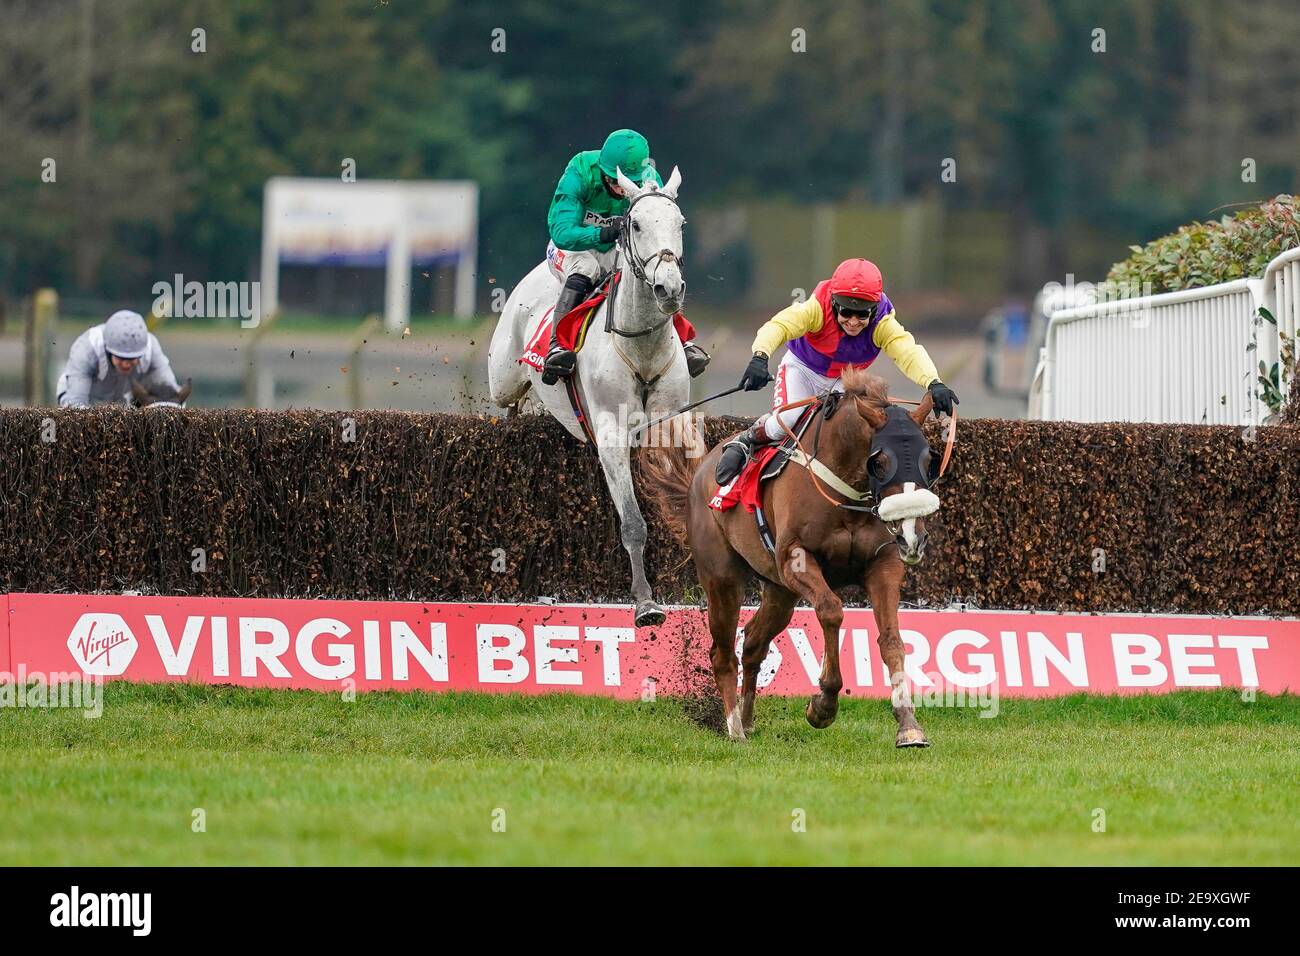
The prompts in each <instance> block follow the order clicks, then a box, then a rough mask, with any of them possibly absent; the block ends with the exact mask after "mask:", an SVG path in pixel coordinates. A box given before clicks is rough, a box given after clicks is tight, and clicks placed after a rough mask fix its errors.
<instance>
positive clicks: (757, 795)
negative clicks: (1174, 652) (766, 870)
mask: <svg viewBox="0 0 1300 956" xmlns="http://www.w3.org/2000/svg"><path fill="white" fill-rule="evenodd" d="M692 710H693V708H692V707H691V706H689V704H688V703H687V702H683V701H681V700H665V699H661V700H659V701H657V702H655V703H639V702H619V701H613V700H607V699H603V698H583V697H576V696H550V697H540V698H539V697H523V696H494V695H478V694H442V695H432V694H397V693H385V694H363V695H359V696H358V697H357V698H356V700H355V701H354V702H347V701H345V700H343V699H342V698H341V697H340V696H339V695H327V694H317V693H308V692H285V691H255V690H240V689H234V688H213V687H198V686H182V685H158V686H141V685H127V684H111V685H109V686H108V687H107V688H106V700H105V704H104V713H103V716H102V717H100V718H98V719H90V720H88V719H85V718H84V717H83V716H82V714H81V712H80V711H76V710H52V709H51V710H30V709H12V708H10V709H4V710H0V761H3V773H0V864H4V865H12V864H204V863H220V864H292V863H302V864H373V863H411V864H419V863H475V864H641V863H672V864H708V863H728V864H803V863H820V864H954V865H961V864H1049V865H1051V864H1157V865H1159V864H1296V863H1300V697H1296V696H1294V695H1291V696H1282V697H1266V696H1263V695H1261V696H1260V697H1259V698H1258V699H1257V700H1255V701H1253V702H1244V701H1242V699H1241V697H1240V695H1239V694H1237V693H1233V692H1231V691H1222V692H1184V693H1178V694H1170V695H1167V696H1142V697H1128V698H1116V697H1086V696H1076V697H1071V698H1064V699H1057V700H1045V701H1003V702H1002V704H1001V712H1000V714H999V715H998V716H997V717H995V718H992V719H986V718H980V717H979V716H978V715H977V713H976V712H975V711H974V710H966V709H928V710H925V711H924V712H922V713H921V714H920V717H921V721H922V724H923V725H924V726H925V728H926V730H927V732H928V733H929V735H930V737H931V739H932V740H933V742H934V746H933V747H932V748H931V749H929V750H926V751H917V750H905V751H897V750H895V749H894V747H893V738H894V722H893V718H892V716H891V715H890V714H889V712H888V710H887V707H886V704H885V702H883V701H861V700H845V701H844V705H843V707H842V708H841V712H840V719H839V720H838V721H837V722H836V723H835V724H834V725H833V726H832V727H831V728H829V729H828V730H824V731H815V730H813V729H812V728H811V727H809V726H808V724H807V723H806V722H805V720H804V717H803V703H802V701H797V700H789V699H780V698H763V697H761V696H760V699H759V706H758V728H757V731H756V733H755V734H754V735H753V737H752V738H751V739H750V740H749V741H748V742H746V743H741V744H736V743H732V742H730V741H728V740H725V739H722V738H720V737H718V736H716V735H715V734H713V733H711V732H710V731H707V730H705V729H703V728H702V727H701V726H700V725H698V724H697V723H695V722H694V721H693V720H692V718H691V717H690V713H691V712H692ZM195 808H202V809H203V810H204V811H205V812H206V832H203V833H195V832H192V829H191V820H192V811H193V810H194V809H195ZM497 808H501V809H503V810H504V811H505V824H506V828H505V832H494V831H493V828H492V823H493V813H494V810H496V809H497ZM1096 808H1100V809H1102V810H1104V811H1105V815H1106V816H1105V825H1106V828H1105V832H1104V833H1097V832H1094V830H1093V821H1094V815H1093V814H1094V809H1096ZM796 809H801V810H802V811H804V813H805V815H806V832H802V833H799V832H794V831H793V829H792V823H793V822H794V820H795V810H796Z"/></svg>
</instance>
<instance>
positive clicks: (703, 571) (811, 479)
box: [642, 369, 939, 747]
mask: <svg viewBox="0 0 1300 956" xmlns="http://www.w3.org/2000/svg"><path fill="white" fill-rule="evenodd" d="M841 381H842V382H843V386H844V392H843V394H839V395H837V394H836V393H834V392H832V393H830V395H829V396H824V397H823V399H822V400H821V401H820V403H819V404H818V407H817V409H816V412H815V414H816V415H817V416H818V417H820V418H821V419H822V420H821V421H815V420H814V421H811V422H810V424H809V426H808V428H807V430H806V431H805V432H804V433H803V437H802V439H801V442H800V445H801V448H802V450H803V452H804V454H803V455H799V456H796V457H795V458H793V459H792V460H791V461H790V462H788V463H787V464H786V466H785V468H784V470H782V472H781V473H780V474H779V475H777V476H776V477H775V478H771V479H769V480H768V481H766V482H765V483H764V486H763V489H762V492H761V500H762V507H763V512H764V515H765V516H766V519H767V523H768V525H769V526H770V529H771V534H772V537H773V538H774V541H775V553H773V552H772V551H771V550H769V549H768V548H767V547H766V546H765V545H764V543H763V539H762V537H761V536H760V534H759V531H758V528H757V525H756V522H755V516H754V515H753V514H752V513H750V512H748V511H747V510H746V509H745V508H744V506H743V505H740V504H737V505H736V506H734V507H732V508H731V509H729V510H727V511H716V510H714V509H712V508H710V507H709V501H710V499H712V498H713V496H714V495H715V494H716V493H717V491H718V483H717V482H716V481H715V480H714V477H713V474H714V469H715V466H716V464H717V460H718V458H719V456H720V455H721V450H722V446H723V443H719V444H718V446H717V447H715V448H713V449H712V450H711V451H710V452H709V453H708V454H707V455H704V456H699V455H697V456H695V457H693V458H689V457H688V456H687V454H686V453H685V452H684V450H683V449H681V448H678V447H668V448H649V449H645V450H644V452H643V456H642V469H643V471H644V472H645V473H646V476H647V478H648V479H649V481H648V482H647V485H648V487H650V488H652V489H653V493H654V496H655V498H656V503H657V505H658V507H659V509H660V511H661V513H662V514H663V517H664V520H665V521H666V523H667V524H668V526H669V527H670V528H671V529H672V530H673V532H674V534H675V535H676V536H677V537H678V538H679V539H680V540H682V541H683V542H684V543H686V544H687V545H688V546H689V547H690V550H691V554H692V555H693V557H694V559H695V568H696V571H697V573H698V575H699V580H700V584H701V585H702V586H703V588H704V591H705V593H706V594H707V596H708V620H709V631H710V633H711V635H712V638H713V648H712V651H711V653H710V659H711V662H712V664H713V677H714V680H716V681H717V684H718V692H719V693H720V694H721V696H722V706H723V711H724V714H725V716H726V723H727V733H728V734H729V735H730V736H731V737H732V738H733V739H737V740H743V739H744V738H745V734H746V732H747V731H750V730H752V729H753V726H754V694H755V692H756V691H757V689H758V672H759V666H760V665H761V664H762V662H763V659H764V658H765V657H767V652H768V646H769V645H770V644H771V642H772V638H774V637H775V636H776V635H777V634H779V633H780V632H781V631H783V630H784V629H785V628H786V626H787V625H788V624H789V623H790V618H791V616H792V614H793V613H794V608H795V605H796V604H797V603H798V602H799V601H800V600H803V601H806V602H807V603H808V604H810V605H812V607H813V609H814V610H815V611H816V613H817V620H818V622H819V623H820V624H821V627H822V634H823V636H824V642H825V658H824V661H823V663H822V670H821V676H820V679H819V681H818V687H819V689H820V693H818V694H816V695H814V696H813V697H812V698H811V699H810V700H809V701H808V706H807V710H806V711H805V713H806V715H807V717H808V722H809V723H810V724H812V725H813V726H814V727H817V728H823V727H828V726H830V724H831V723H832V722H833V721H834V720H835V715H836V711H837V709H838V706H839V693H840V688H841V687H842V684H843V682H842V680H841V678H840V657H839V647H840V624H841V622H842V621H843V619H844V608H843V604H842V602H841V600H840V598H839V597H838V596H837V594H836V591H837V590H841V589H843V588H845V587H847V586H850V585H862V586H864V587H865V588H866V592H867V596H868V598H869V600H870V602H871V607H872V610H873V611H874V613H875V618H876V625H877V628H878V630H879V636H878V638H877V642H878V644H879V646H880V656H881V658H882V659H883V660H884V662H885V664H886V666H887V667H888V668H889V673H890V681H891V684H892V686H893V689H894V692H893V697H892V703H893V711H894V716H895V717H896V718H897V720H898V736H897V738H896V741H895V743H896V745H897V746H899V747H927V746H929V741H928V740H927V739H926V736H925V733H924V732H923V731H922V730H921V725H920V724H919V723H918V722H917V720H916V715H915V713H914V712H913V708H912V703H911V698H910V696H909V695H908V693H907V685H906V679H905V676H904V671H903V663H904V649H903V640H902V638H901V636H900V635H899V630H898V601H899V589H900V586H901V584H902V580H903V565H904V562H906V563H908V564H916V563H918V562H919V561H920V560H921V557H922V555H923V553H924V550H925V543H926V534H925V526H924V521H923V518H924V515H926V514H932V513H933V512H934V511H935V510H937V508H938V506H939V500H938V498H937V497H936V496H935V495H934V494H933V493H932V492H931V491H929V490H928V488H927V487H926V486H927V485H928V484H929V481H930V479H931V477H932V469H931V467H930V450H929V446H928V445H927V444H926V442H925V437H924V435H923V434H922V432H921V428H920V425H921V422H923V421H924V420H925V416H926V415H927V414H929V413H930V411H931V410H932V408H933V402H932V401H931V400H930V396H929V394H928V393H927V395H926V397H925V399H924V400H922V402H921V403H920V405H918V407H917V408H916V410H915V411H914V412H912V413H911V414H908V413H907V412H905V411H904V410H903V409H901V408H899V407H898V406H893V405H890V403H889V398H888V392H887V391H886V387H885V382H884V380H883V379H880V378H878V377H877V376H874V375H871V374H869V373H867V372H866V371H865V370H855V369H846V370H845V371H844V374H843V377H842V379H841ZM827 398H829V401H827V400H826V399H827ZM828 412H829V414H828ZM693 432H694V430H693V429H687V430H686V434H688V435H689V434H692V433H693ZM810 436H813V437H812V438H811V439H810ZM801 465H802V467H801ZM753 575H757V576H758V577H759V578H760V580H761V586H762V595H763V600H762V603H761V604H760V606H759V608H758V611H757V612H756V613H755V614H754V616H753V617H752V618H751V619H750V621H749V623H748V624H747V625H746V626H745V638H744V654H743V657H742V661H743V664H744V685H743V690H742V692H741V700H740V702H739V707H737V700H736V697H737V691H736V685H737V673H736V672H737V661H736V643H737V641H736V624H737V621H738V619H739V613H740V604H741V601H742V599H743V597H744V593H745V587H746V584H747V583H748V582H749V581H750V580H751V579H752V576H753Z"/></svg>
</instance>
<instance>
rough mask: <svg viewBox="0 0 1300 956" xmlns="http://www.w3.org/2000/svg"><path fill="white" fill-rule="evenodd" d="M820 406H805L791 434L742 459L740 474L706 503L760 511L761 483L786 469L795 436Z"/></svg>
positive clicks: (799, 435) (719, 508) (719, 507)
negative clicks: (743, 464)
mask: <svg viewBox="0 0 1300 956" xmlns="http://www.w3.org/2000/svg"><path fill="white" fill-rule="evenodd" d="M821 409H822V403H820V402H818V403H816V404H813V405H809V406H808V407H807V408H805V409H804V410H803V412H801V413H800V415H799V420H798V421H796V422H795V424H794V428H792V429H791V431H793V432H794V438H791V437H790V436H789V435H787V436H786V437H785V438H784V439H782V440H781V441H780V442H775V443H773V444H771V445H765V446H764V447H762V448H760V449H759V450H758V451H757V452H755V453H754V455H753V456H752V457H751V458H750V459H749V461H747V462H746V463H745V467H744V468H742V469H741V471H740V474H738V475H737V476H736V477H735V478H733V479H732V480H731V483H730V484H727V485H724V486H723V487H721V488H719V489H718V492H717V494H715V495H714V496H713V499H712V500H711V501H710V502H709V507H710V508H712V509H713V510H714V511H729V510H730V509H731V508H734V507H735V506H736V505H737V504H738V503H743V504H744V506H745V510H746V511H750V512H755V513H757V512H760V511H761V510H762V508H761V505H760V503H759V489H760V488H761V486H762V483H763V482H765V481H767V480H768V479H771V478H775V477H776V476H777V475H779V474H781V472H782V471H783V470H784V469H785V466H786V465H787V464H788V463H789V461H790V453H791V452H792V451H793V450H794V449H795V448H796V447H797V446H798V443H797V441H796V439H799V438H802V437H803V434H804V432H805V431H807V430H808V426H809V424H810V423H811V422H812V420H813V417H814V416H815V415H816V414H817V413H818V412H819V411H821Z"/></svg>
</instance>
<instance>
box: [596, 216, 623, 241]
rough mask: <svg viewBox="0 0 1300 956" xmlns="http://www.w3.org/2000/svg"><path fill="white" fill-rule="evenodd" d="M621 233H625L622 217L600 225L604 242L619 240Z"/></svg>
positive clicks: (601, 239) (601, 238)
mask: <svg viewBox="0 0 1300 956" xmlns="http://www.w3.org/2000/svg"><path fill="white" fill-rule="evenodd" d="M621 235H623V220H622V219H615V220H614V221H613V222H611V223H610V224H609V225H608V226H601V227H600V241H601V242H602V243H606V242H618V237H619V236H621Z"/></svg>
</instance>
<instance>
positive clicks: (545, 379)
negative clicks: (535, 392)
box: [542, 344, 578, 385]
mask: <svg viewBox="0 0 1300 956" xmlns="http://www.w3.org/2000/svg"><path fill="white" fill-rule="evenodd" d="M577 359H578V353H576V352H574V351H573V350H572V349H566V348H565V347H564V346H563V345H558V344H557V345H555V346H554V347H553V348H552V349H551V350H550V351H549V352H547V353H546V361H545V362H543V363H542V384H544V385H554V384H555V383H556V381H557V380H558V379H561V378H569V377H570V376H572V375H573V369H574V366H575V365H576V364H577Z"/></svg>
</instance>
